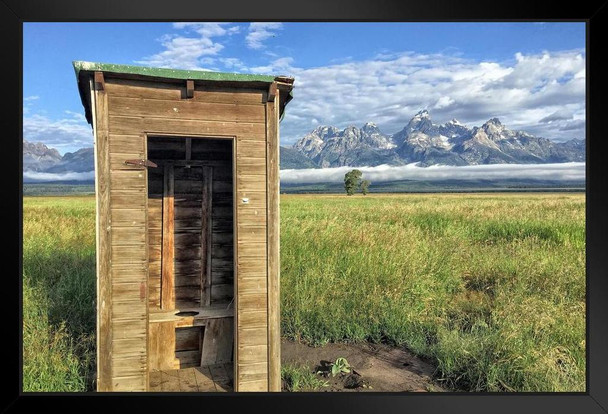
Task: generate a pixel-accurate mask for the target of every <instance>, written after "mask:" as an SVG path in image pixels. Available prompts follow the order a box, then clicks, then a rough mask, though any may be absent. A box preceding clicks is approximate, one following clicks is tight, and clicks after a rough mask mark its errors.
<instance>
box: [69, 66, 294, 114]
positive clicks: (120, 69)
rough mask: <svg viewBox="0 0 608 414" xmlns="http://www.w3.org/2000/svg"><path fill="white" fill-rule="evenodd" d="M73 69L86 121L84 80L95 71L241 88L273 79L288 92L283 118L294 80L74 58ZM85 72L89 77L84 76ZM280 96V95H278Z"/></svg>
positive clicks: (87, 108)
mask: <svg viewBox="0 0 608 414" xmlns="http://www.w3.org/2000/svg"><path fill="white" fill-rule="evenodd" d="M72 64H73V66H74V72H75V73H76V80H77V82H78V90H79V92H80V99H81V101H82V105H83V106H84V108H85V115H86V118H87V121H88V122H89V123H91V108H90V99H89V84H88V81H87V80H86V79H88V76H90V75H91V74H92V73H94V72H104V73H112V74H115V75H118V76H119V77H125V78H134V79H137V78H150V80H167V79H169V80H171V79H173V80H199V81H208V82H221V83H225V84H233V83H238V84H239V85H242V86H243V87H262V86H264V85H266V86H269V85H270V84H271V83H273V82H278V83H279V84H281V85H282V88H281V89H282V90H287V91H288V92H289V93H288V94H286V95H283V96H284V99H281V104H280V116H281V118H283V113H284V110H285V105H287V103H288V102H289V101H290V100H291V99H292V97H293V95H292V91H291V89H292V87H293V81H294V79H293V78H291V77H287V76H274V75H256V74H249V73H227V72H208V71H203V70H183V69H169V68H152V67H148V66H135V65H118V64H114V63H99V62H85V61H73V62H72ZM87 75H88V76H87ZM279 96H281V94H280V95H279Z"/></svg>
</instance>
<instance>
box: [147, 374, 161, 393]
mask: <svg viewBox="0 0 608 414" xmlns="http://www.w3.org/2000/svg"><path fill="white" fill-rule="evenodd" d="M160 382H161V378H160V371H151V372H150V388H149V390H148V391H150V392H161V391H162V389H161V386H160Z"/></svg>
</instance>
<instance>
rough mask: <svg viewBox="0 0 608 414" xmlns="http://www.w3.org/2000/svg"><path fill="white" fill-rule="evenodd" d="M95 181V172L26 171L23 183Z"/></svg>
mask: <svg viewBox="0 0 608 414" xmlns="http://www.w3.org/2000/svg"><path fill="white" fill-rule="evenodd" d="M93 179H95V171H88V172H66V173H45V172H37V171H24V172H23V181H26V182H27V181H29V182H32V181H68V180H70V181H71V180H73V181H90V180H93Z"/></svg>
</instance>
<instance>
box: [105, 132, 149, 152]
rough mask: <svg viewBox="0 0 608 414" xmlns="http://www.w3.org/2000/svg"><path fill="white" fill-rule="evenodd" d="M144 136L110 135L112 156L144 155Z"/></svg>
mask: <svg viewBox="0 0 608 414" xmlns="http://www.w3.org/2000/svg"><path fill="white" fill-rule="evenodd" d="M144 144H145V143H144V136H143V135H142V134H133V135H118V134H110V146H109V150H110V154H121V153H138V154H139V153H143V152H144V148H145V146H144Z"/></svg>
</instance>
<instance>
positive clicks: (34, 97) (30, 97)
mask: <svg viewBox="0 0 608 414" xmlns="http://www.w3.org/2000/svg"><path fill="white" fill-rule="evenodd" d="M38 99H40V97H39V96H38V95H32V96H28V97H26V98H23V101H24V102H28V101H37V100H38Z"/></svg>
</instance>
